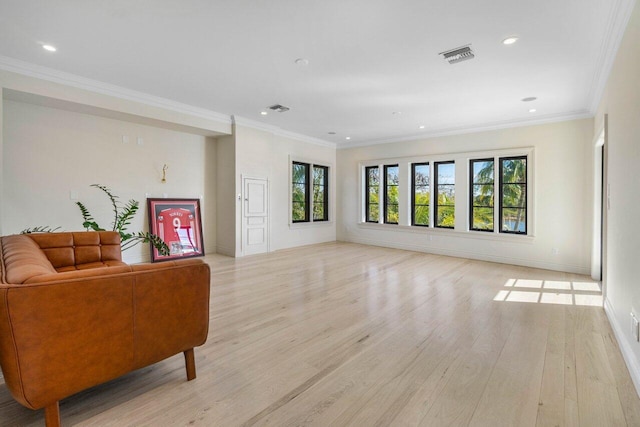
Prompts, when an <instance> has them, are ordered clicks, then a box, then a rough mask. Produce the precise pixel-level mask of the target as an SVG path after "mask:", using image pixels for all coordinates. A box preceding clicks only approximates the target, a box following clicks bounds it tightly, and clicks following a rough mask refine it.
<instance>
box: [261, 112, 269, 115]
mask: <svg viewBox="0 0 640 427" xmlns="http://www.w3.org/2000/svg"><path fill="white" fill-rule="evenodd" d="M260 114H262V115H263V116H266V115H267V114H269V113H268V112H266V111H260Z"/></svg>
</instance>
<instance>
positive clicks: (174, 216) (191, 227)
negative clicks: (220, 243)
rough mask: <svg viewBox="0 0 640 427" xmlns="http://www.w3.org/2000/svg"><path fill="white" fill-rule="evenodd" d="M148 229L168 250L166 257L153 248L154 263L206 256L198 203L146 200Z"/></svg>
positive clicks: (194, 200)
mask: <svg viewBox="0 0 640 427" xmlns="http://www.w3.org/2000/svg"><path fill="white" fill-rule="evenodd" d="M147 204H148V207H149V229H150V232H151V233H152V234H155V235H156V236H158V237H159V238H160V239H161V240H162V241H163V242H165V243H166V244H167V246H168V247H169V255H163V254H161V253H160V252H158V249H156V248H154V247H153V245H150V246H151V261H152V262H158V261H169V260H175V259H182V258H191V257H197V256H204V239H203V236H202V217H201V216H200V200H199V199H147Z"/></svg>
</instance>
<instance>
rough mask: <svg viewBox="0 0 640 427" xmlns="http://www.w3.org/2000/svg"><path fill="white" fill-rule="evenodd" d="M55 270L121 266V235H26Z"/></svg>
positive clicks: (104, 232)
mask: <svg viewBox="0 0 640 427" xmlns="http://www.w3.org/2000/svg"><path fill="white" fill-rule="evenodd" d="M28 236H29V237H30V238H31V239H33V241H34V242H36V243H37V244H38V246H39V247H40V249H42V251H43V252H44V254H45V255H46V257H47V258H48V259H49V261H50V262H51V264H52V265H53V268H55V270H56V271H58V272H62V271H71V270H81V269H85V268H96V267H107V266H112V265H122V264H123V263H122V255H121V252H120V235H119V234H118V233H117V232H115V231H82V232H71V233H39V234H29V235H28Z"/></svg>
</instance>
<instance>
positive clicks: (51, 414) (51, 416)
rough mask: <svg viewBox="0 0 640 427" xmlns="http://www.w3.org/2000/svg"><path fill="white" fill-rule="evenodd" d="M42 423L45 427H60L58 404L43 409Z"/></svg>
mask: <svg viewBox="0 0 640 427" xmlns="http://www.w3.org/2000/svg"><path fill="white" fill-rule="evenodd" d="M44 422H45V425H46V426H47V427H60V406H59V402H55V403H52V404H51V405H47V406H45V407H44Z"/></svg>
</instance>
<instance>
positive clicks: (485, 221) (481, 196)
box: [469, 159, 494, 231]
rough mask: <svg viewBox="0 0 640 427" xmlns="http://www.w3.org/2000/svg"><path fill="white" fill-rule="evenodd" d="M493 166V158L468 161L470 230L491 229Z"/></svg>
mask: <svg viewBox="0 0 640 427" xmlns="http://www.w3.org/2000/svg"><path fill="white" fill-rule="evenodd" d="M493 166H494V160H493V159H477V160H471V161H470V168H469V170H470V172H471V173H470V175H471V191H470V196H471V197H470V201H469V207H470V209H469V228H471V229H472V230H476V231H493V205H494V201H493V191H494V168H493Z"/></svg>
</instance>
